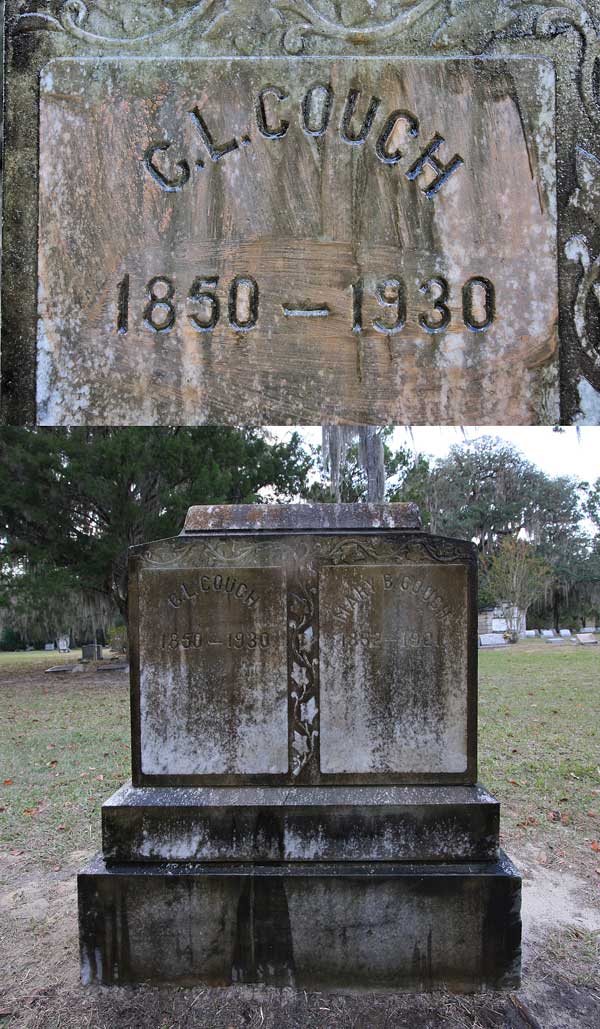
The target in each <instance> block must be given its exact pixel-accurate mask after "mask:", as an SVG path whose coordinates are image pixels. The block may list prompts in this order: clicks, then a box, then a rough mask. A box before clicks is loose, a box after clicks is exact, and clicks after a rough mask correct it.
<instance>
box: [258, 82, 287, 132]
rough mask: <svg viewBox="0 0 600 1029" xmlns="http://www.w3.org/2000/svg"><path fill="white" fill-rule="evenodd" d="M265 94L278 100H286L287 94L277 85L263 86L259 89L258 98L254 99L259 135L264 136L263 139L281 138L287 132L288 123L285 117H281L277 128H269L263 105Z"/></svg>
mask: <svg viewBox="0 0 600 1029" xmlns="http://www.w3.org/2000/svg"><path fill="white" fill-rule="evenodd" d="M267 96H274V97H275V98H276V99H277V100H279V101H281V100H287V98H288V94H287V93H283V92H282V91H281V90H280V89H278V87H277V86H265V88H264V89H261V91H260V93H259V94H258V100H257V101H256V120H257V122H258V131H259V132H260V134H261V136H264V137H265V139H283V137H284V136H285V135H286V134H287V131H288V129H289V127H290V123H289V121H287V120H286V119H285V118H282V120H281V121H280V123H279V128H277V129H275V128H269V123H268V119H267V110H266V107H265V97H267Z"/></svg>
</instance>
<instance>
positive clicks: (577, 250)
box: [566, 236, 600, 389]
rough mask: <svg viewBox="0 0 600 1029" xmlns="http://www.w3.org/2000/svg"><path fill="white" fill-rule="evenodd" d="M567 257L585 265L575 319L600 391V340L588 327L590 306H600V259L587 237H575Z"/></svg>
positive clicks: (589, 371) (590, 371)
mask: <svg viewBox="0 0 600 1029" xmlns="http://www.w3.org/2000/svg"><path fill="white" fill-rule="evenodd" d="M566 252H567V257H568V258H569V260H571V261H576V262H578V263H579V264H580V265H581V268H582V274H581V279H580V282H579V288H578V290H577V296H576V299H575V309H574V314H573V320H574V323H575V331H576V333H577V338H578V340H579V345H580V347H581V351H582V355H583V358H584V360H585V362H586V367H585V368H584V371H585V373H586V377H587V378H588V379H589V381H590V382H591V383H592V385H593V386H595V387H596V389H600V339H599V338H598V337H597V336H596V338H593V337H592V334H591V333H590V331H589V328H588V305H589V304H590V301H592V300H594V299H595V300H596V302H597V303H598V304H600V256H598V257H595V258H594V257H593V256H592V253H591V250H590V246H589V243H588V242H587V240H586V239H585V237H584V236H572V237H571V239H570V240H569V242H568V243H567V247H566Z"/></svg>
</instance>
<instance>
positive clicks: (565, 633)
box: [560, 629, 573, 640]
mask: <svg viewBox="0 0 600 1029" xmlns="http://www.w3.org/2000/svg"><path fill="white" fill-rule="evenodd" d="M560 634H561V636H562V637H563V639H567V640H568V639H570V638H571V636H572V635H573V634H572V632H571V630H570V629H561V630H560Z"/></svg>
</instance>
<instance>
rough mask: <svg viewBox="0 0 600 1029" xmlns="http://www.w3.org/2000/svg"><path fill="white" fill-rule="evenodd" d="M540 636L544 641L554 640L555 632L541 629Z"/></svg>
mask: <svg viewBox="0 0 600 1029" xmlns="http://www.w3.org/2000/svg"><path fill="white" fill-rule="evenodd" d="M541 634H542V636H543V637H544V639H545V640H551V639H556V632H555V630H554V629H542V630H541Z"/></svg>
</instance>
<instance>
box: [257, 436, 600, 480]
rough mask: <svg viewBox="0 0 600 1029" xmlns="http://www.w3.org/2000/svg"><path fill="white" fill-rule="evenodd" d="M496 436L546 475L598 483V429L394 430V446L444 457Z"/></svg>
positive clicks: (311, 438) (310, 440)
mask: <svg viewBox="0 0 600 1029" xmlns="http://www.w3.org/2000/svg"><path fill="white" fill-rule="evenodd" d="M271 431H273V432H274V433H275V434H276V435H277V436H278V437H280V438H281V437H283V438H286V437H288V436H289V435H290V433H292V432H293V431H298V432H300V433H302V435H303V436H304V437H305V439H306V441H307V442H308V443H311V444H317V443H320V442H321V429H320V428H319V427H316V426H310V427H309V426H297V427H296V430H294V428H281V427H273V428H272V430H271ZM480 436H498V437H500V438H501V439H503V440H506V441H507V442H509V443H512V444H513V445H514V446H516V447H517V448H518V449H519V450H520V451H521V453H523V454H524V455H525V457H526V458H528V460H529V461H531V462H532V463H533V464H535V465H537V467H538V468H541V469H542V470H543V471H544V472H546V473H547V474H548V475H552V476H557V475H569V476H571V477H573V478H574V479H578V480H579V481H582V482H583V481H587V482H595V481H596V479H600V428H581V429H574V428H567V429H563V431H562V432H554V431H553V430H552V429H551V428H514V427H511V428H502V427H496V426H491V427H490V426H489V425H488V426H485V428H477V427H476V428H466V429H464V432H463V430H462V429H454V428H432V427H431V426H427V427H426V428H413V429H412V430H410V431H409V430H407V429H395V430H394V444H395V445H396V446H397V447H399V446H402V445H405V446H409V447H410V448H411V449H413V450H415V451H416V452H418V453H421V454H431V455H432V456H433V457H444V456H445V455H446V454H447V453H448V451H449V449H450V447H451V446H452V445H453V444H455V443H461V442H464V440H465V437H466V439H467V440H472V439H477V438H478V437H480Z"/></svg>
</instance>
